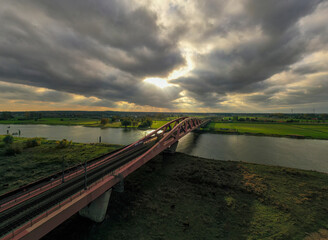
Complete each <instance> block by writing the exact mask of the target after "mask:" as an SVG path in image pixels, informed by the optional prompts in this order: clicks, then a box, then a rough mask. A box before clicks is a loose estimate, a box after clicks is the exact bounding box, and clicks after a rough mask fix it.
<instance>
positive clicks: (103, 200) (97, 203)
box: [79, 189, 112, 223]
mask: <svg viewBox="0 0 328 240" xmlns="http://www.w3.org/2000/svg"><path fill="white" fill-rule="evenodd" d="M111 193H112V189H109V190H108V191H107V192H105V193H104V194H103V195H101V196H100V197H98V198H97V199H96V200H94V201H93V202H91V203H89V205H88V206H86V207H85V208H83V209H81V210H80V211H79V214H80V216H82V217H86V218H89V219H90V220H92V221H94V222H98V223H99V222H102V221H104V219H105V216H106V212H107V207H108V202H109V199H110V195H111Z"/></svg>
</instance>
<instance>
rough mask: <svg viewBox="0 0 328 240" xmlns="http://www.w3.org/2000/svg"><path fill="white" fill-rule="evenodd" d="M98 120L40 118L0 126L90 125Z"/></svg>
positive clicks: (2, 122)
mask: <svg viewBox="0 0 328 240" xmlns="http://www.w3.org/2000/svg"><path fill="white" fill-rule="evenodd" d="M99 122H100V120H98V119H91V118H41V119H38V120H37V121H35V120H34V119H28V120H17V119H13V120H0V124H48V125H92V124H97V123H99Z"/></svg>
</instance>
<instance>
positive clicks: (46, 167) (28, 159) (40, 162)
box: [0, 135, 119, 194]
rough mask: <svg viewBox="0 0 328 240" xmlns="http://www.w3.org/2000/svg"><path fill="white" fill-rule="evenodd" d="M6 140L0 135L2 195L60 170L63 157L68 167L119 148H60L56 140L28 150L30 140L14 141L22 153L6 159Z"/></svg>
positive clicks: (77, 145) (89, 145) (105, 145)
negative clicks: (27, 143) (27, 142)
mask: <svg viewBox="0 0 328 240" xmlns="http://www.w3.org/2000/svg"><path fill="white" fill-rule="evenodd" d="M3 137H4V136H1V135H0V183H1V185H0V194H3V193H5V192H7V191H10V190H13V189H15V188H18V187H20V186H22V185H25V184H27V183H29V182H33V181H36V180H38V179H40V178H43V177H46V176H49V175H51V174H53V173H56V172H58V171H61V170H62V161H63V158H64V159H65V166H66V168H67V167H69V166H73V165H76V164H79V163H82V162H84V160H90V159H92V158H95V157H98V156H101V155H103V154H105V153H107V152H110V151H113V150H115V149H117V148H118V147H119V146H118V145H109V144H92V145H91V144H82V143H73V144H72V145H70V146H68V147H66V148H61V149H59V148H57V144H56V141H49V140H42V141H41V145H40V146H36V147H32V148H26V147H25V145H26V141H27V139H25V138H15V142H14V144H15V145H17V146H20V147H21V148H22V150H23V151H22V153H21V154H16V156H6V155H5V149H6V146H5V145H4V143H3V142H2V139H3Z"/></svg>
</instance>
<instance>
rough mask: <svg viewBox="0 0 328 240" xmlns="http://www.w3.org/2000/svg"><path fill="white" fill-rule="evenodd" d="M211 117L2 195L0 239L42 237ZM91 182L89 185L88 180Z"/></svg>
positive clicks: (171, 125)
mask: <svg viewBox="0 0 328 240" xmlns="http://www.w3.org/2000/svg"><path fill="white" fill-rule="evenodd" d="M207 122H208V120H201V119H198V118H188V117H182V118H178V119H175V120H172V121H170V122H168V123H166V124H165V125H163V126H162V127H160V128H158V129H156V130H154V131H153V132H151V133H150V134H148V135H147V136H145V137H144V138H142V139H140V140H138V141H137V142H134V143H132V144H130V145H128V146H126V147H123V148H121V149H118V150H116V151H114V152H110V153H108V154H105V155H103V156H101V157H98V158H96V159H93V160H91V161H88V162H87V163H86V164H85V165H84V166H75V167H73V168H70V169H68V170H66V171H65V177H64V181H62V180H63V178H62V173H57V174H54V175H52V176H49V177H47V178H45V179H41V180H40V181H37V182H35V183H32V184H30V185H27V186H24V187H22V188H19V189H17V190H15V191H12V192H10V193H7V194H4V195H2V196H0V240H9V239H26V240H28V239H31V240H32V239H33V240H34V239H39V238H41V237H42V236H44V235H45V234H47V233H48V232H50V231H51V230H52V229H54V228H55V227H57V226H58V225H59V224H61V223H62V222H64V221H65V220H66V219H68V218H69V217H71V216H72V215H73V214H75V213H76V212H78V211H79V210H81V209H83V208H84V207H86V206H87V205H88V204H90V203H91V202H93V201H94V200H96V199H97V198H98V197H100V196H101V195H102V194H104V193H105V192H106V191H108V190H109V189H111V188H112V187H113V186H115V185H116V184H118V183H120V182H121V181H122V179H124V178H125V177H126V176H128V175H129V174H130V173H132V172H134V171H135V170H137V169H138V168H139V167H141V166H142V165H143V164H145V163H146V162H148V161H149V160H150V159H152V158H153V157H155V156H156V155H158V154H159V153H161V152H163V151H164V150H165V149H168V148H170V147H172V146H174V144H176V143H177V141H178V140H179V139H180V138H182V137H183V136H185V135H186V134H188V133H189V132H191V131H192V130H194V129H196V128H198V127H200V126H202V125H205V124H206V123H207ZM86 183H87V185H86Z"/></svg>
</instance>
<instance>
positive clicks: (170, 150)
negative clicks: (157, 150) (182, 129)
mask: <svg viewBox="0 0 328 240" xmlns="http://www.w3.org/2000/svg"><path fill="white" fill-rule="evenodd" d="M178 143H179V141H176V142H175V143H173V144H172V145H171V146H170V147H169V148H167V149H165V150H164V153H169V154H173V153H175V151H176V150H177V147H178Z"/></svg>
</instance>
